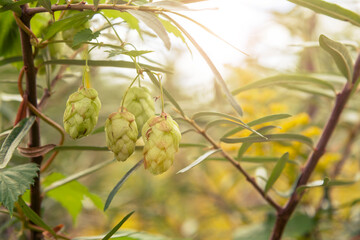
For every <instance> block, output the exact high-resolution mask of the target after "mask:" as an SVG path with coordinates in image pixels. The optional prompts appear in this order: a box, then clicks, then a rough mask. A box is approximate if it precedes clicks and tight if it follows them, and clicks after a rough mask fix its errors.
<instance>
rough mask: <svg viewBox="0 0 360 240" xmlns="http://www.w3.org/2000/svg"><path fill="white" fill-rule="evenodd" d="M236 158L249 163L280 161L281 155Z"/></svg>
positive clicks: (291, 161) (288, 161)
mask: <svg viewBox="0 0 360 240" xmlns="http://www.w3.org/2000/svg"><path fill="white" fill-rule="evenodd" d="M235 159H236V160H241V162H247V163H273V162H277V161H279V159H280V158H279V157H263V156H260V157H248V156H244V157H242V158H241V159H238V158H235ZM208 160H215V161H228V160H227V159H226V158H223V157H211V158H208ZM286 162H287V163H290V164H295V165H299V163H298V162H296V161H294V160H287V161H286Z"/></svg>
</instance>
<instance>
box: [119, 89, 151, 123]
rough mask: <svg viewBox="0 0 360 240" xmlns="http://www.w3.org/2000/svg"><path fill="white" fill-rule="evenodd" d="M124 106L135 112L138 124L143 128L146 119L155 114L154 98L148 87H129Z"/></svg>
mask: <svg viewBox="0 0 360 240" xmlns="http://www.w3.org/2000/svg"><path fill="white" fill-rule="evenodd" d="M124 106H125V107H126V108H127V109H128V111H129V112H131V113H132V114H134V116H135V121H136V125H137V127H138V129H139V130H141V129H142V127H143V126H144V124H145V123H146V121H147V120H148V119H149V118H150V117H151V116H154V114H155V105H154V100H153V99H152V97H151V95H150V91H149V89H147V88H146V87H132V88H130V89H129V91H128V93H127V95H126V98H125V102H124Z"/></svg>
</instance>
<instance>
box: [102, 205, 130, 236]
mask: <svg viewBox="0 0 360 240" xmlns="http://www.w3.org/2000/svg"><path fill="white" fill-rule="evenodd" d="M133 213H134V211H132V212H130V213H129V214H128V215H126V216H125V217H124V218H123V219H121V221H120V222H119V223H118V224H117V225H116V226H115V227H114V228H113V229H111V231H110V232H109V233H108V234H106V236H105V237H104V238H103V239H102V240H108V239H110V238H111V236H112V235H114V234H115V233H116V232H117V230H119V228H120V227H121V226H122V225H123V224H124V223H125V222H126V221H127V220H128V219H129V217H131V215H132V214H133Z"/></svg>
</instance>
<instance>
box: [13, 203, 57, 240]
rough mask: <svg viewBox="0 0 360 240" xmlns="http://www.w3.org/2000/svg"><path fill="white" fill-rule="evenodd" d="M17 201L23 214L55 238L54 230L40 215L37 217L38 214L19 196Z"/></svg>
mask: <svg viewBox="0 0 360 240" xmlns="http://www.w3.org/2000/svg"><path fill="white" fill-rule="evenodd" d="M18 203H19V205H20V207H21V209H22V210H23V212H24V214H25V215H26V216H27V217H28V218H29V219H30V220H31V221H32V222H33V223H35V224H36V225H37V226H39V227H42V228H44V229H45V230H47V231H48V232H49V233H51V235H53V236H54V237H55V239H56V233H55V232H54V230H53V229H52V228H51V227H49V226H48V225H47V224H46V223H45V222H44V221H43V220H42V219H41V217H39V215H37V214H36V213H35V212H34V211H33V210H32V209H31V208H30V207H29V206H28V205H27V204H26V203H25V202H24V200H23V199H22V198H21V197H19V200H18Z"/></svg>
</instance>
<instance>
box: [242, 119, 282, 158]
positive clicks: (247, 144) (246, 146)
mask: <svg viewBox="0 0 360 240" xmlns="http://www.w3.org/2000/svg"><path fill="white" fill-rule="evenodd" d="M274 128H276V127H275V126H266V127H262V128H260V129H258V130H256V131H257V132H259V133H261V134H265V133H267V132H268V131H270V130H271V129H274ZM250 136H255V134H254V133H252V134H251V135H250ZM252 144H253V142H244V143H243V144H241V147H240V148H239V151H238V155H237V158H238V160H241V157H242V156H243V155H244V153H245V152H246V151H247V150H248V149H249V148H250V147H251V145H252Z"/></svg>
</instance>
